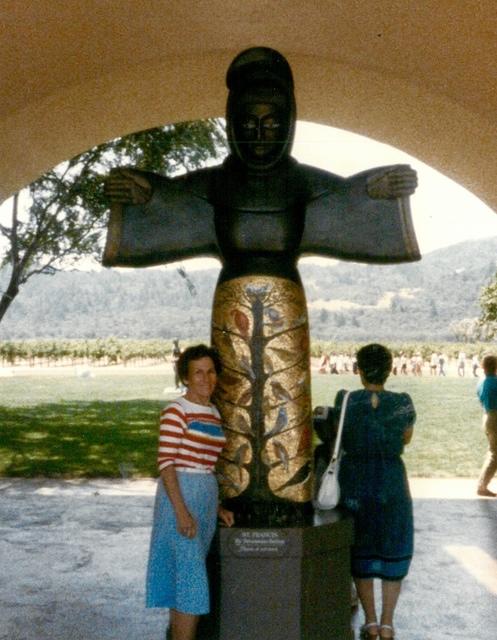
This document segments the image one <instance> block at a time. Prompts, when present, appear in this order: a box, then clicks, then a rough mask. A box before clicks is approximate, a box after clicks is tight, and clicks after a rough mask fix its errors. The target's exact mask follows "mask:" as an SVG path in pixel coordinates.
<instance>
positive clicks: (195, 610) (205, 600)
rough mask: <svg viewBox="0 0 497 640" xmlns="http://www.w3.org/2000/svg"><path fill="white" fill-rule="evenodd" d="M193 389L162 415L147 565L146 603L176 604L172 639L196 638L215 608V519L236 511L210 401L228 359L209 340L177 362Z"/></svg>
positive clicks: (228, 521)
mask: <svg viewBox="0 0 497 640" xmlns="http://www.w3.org/2000/svg"><path fill="white" fill-rule="evenodd" d="M178 371H179V376H180V379H181V382H182V383H183V384H184V385H185V386H186V389H187V391H186V393H185V395H184V396H182V397H181V398H178V399H177V400H174V401H173V402H171V403H170V404H169V405H168V406H167V407H166V408H165V409H164V410H163V411H162V413H161V420H160V438H159V452H158V467H159V471H160V479H159V482H158V484H157V494H156V498H155V507H154V519H153V527H152V538H151V542H150V553H149V560H148V570H147V598H146V604H147V607H164V608H168V609H169V610H170V624H171V628H170V630H171V631H172V635H171V634H170V633H169V632H168V635H167V637H171V638H172V640H194V638H195V634H196V628H197V623H198V617H199V615H202V614H206V613H208V612H209V586H208V581H207V570H206V557H207V552H208V550H209V546H210V543H211V540H212V537H213V535H214V532H215V529H216V521H217V518H218V516H219V518H220V519H221V520H222V522H223V523H224V524H225V525H227V526H231V525H232V524H233V514H232V513H231V511H227V510H226V509H224V508H223V507H221V506H219V505H218V485H217V479H216V476H215V475H214V466H215V464H216V461H217V458H218V456H219V454H220V452H221V450H222V449H223V446H224V443H225V441H226V439H225V437H224V435H223V429H222V425H221V418H220V415H219V412H218V410H217V409H216V407H215V406H214V405H213V404H212V403H211V395H212V393H213V392H214V389H215V387H216V382H217V376H218V374H219V373H220V371H221V361H220V359H219V356H218V355H217V353H216V351H215V350H214V349H211V348H209V347H207V346H205V345H202V344H201V345H197V346H194V347H188V348H187V349H185V351H184V352H183V353H182V354H181V356H180V358H179V361H178Z"/></svg>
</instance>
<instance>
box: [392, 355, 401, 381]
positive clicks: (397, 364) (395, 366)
mask: <svg viewBox="0 0 497 640" xmlns="http://www.w3.org/2000/svg"><path fill="white" fill-rule="evenodd" d="M399 371H400V358H399V356H398V355H396V356H394V359H393V363H392V373H393V375H394V376H396V375H397V374H398V373H399Z"/></svg>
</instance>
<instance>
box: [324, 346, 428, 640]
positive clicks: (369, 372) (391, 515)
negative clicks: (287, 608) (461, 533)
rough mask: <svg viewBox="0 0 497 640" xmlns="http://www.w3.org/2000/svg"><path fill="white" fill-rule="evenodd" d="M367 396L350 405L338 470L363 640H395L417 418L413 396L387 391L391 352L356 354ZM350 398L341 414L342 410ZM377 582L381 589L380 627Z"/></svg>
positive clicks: (406, 561)
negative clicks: (409, 459)
mask: <svg viewBox="0 0 497 640" xmlns="http://www.w3.org/2000/svg"><path fill="white" fill-rule="evenodd" d="M357 365H358V369H359V374H360V376H361V382H362V384H363V386H364V389H361V390H359V391H353V392H352V393H351V394H350V396H349V400H348V404H347V409H346V414H345V421H344V428H343V435H342V448H343V457H342V462H341V465H340V472H339V478H340V489H341V503H342V505H343V506H344V507H345V508H346V509H348V510H349V511H350V512H351V513H352V515H353V517H354V524H355V538H354V545H353V547H352V575H353V577H354V581H355V584H356V588H357V593H358V595H359V599H360V601H361V604H362V607H363V609H364V613H365V618H366V619H365V623H364V625H363V626H362V627H361V638H364V639H368V640H370V639H371V640H372V639H373V638H378V636H379V637H380V638H393V637H394V629H393V614H394V610H395V606H396V604H397V600H398V597H399V594H400V587H401V581H402V579H403V578H404V577H405V576H406V575H407V572H408V570H409V565H410V562H411V558H412V553H413V515H412V500H411V496H410V492H409V485H408V481H407V475H406V471H405V467H404V463H403V461H402V459H401V454H402V452H403V449H404V445H405V444H407V443H408V442H409V441H410V440H411V436H412V430H413V424H414V422H415V419H416V413H415V411H414V406H413V404H412V401H411V398H410V397H409V395H408V394H407V393H394V392H392V391H385V389H384V384H385V381H386V379H387V378H388V376H389V374H390V371H391V368H392V355H391V353H390V351H389V350H388V349H387V348H386V347H384V346H382V345H379V344H370V345H367V346H365V347H363V348H362V349H360V350H359V352H358V353H357ZM343 396H344V391H339V392H338V395H337V397H336V400H335V406H336V407H337V409H340V407H341V404H342V400H343ZM374 578H379V579H380V580H381V581H382V610H381V618H380V621H379V622H378V619H377V617H376V608H375V598H374V585H373V580H374Z"/></svg>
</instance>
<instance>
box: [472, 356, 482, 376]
mask: <svg viewBox="0 0 497 640" xmlns="http://www.w3.org/2000/svg"><path fill="white" fill-rule="evenodd" d="M471 368H472V369H473V378H478V369H479V368H480V359H479V358H478V356H477V355H476V353H475V355H474V356H473V357H472V358H471Z"/></svg>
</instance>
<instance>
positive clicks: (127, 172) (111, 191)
mask: <svg viewBox="0 0 497 640" xmlns="http://www.w3.org/2000/svg"><path fill="white" fill-rule="evenodd" d="M104 193H105V196H106V197H107V199H108V200H109V202H110V203H111V204H145V203H146V202H148V201H149V200H150V196H151V195H152V186H151V184H150V182H149V181H148V180H147V179H146V178H145V177H144V176H143V175H142V174H141V173H139V172H137V171H133V170H132V169H122V168H117V169H111V171H110V173H109V175H108V176H107V178H105V180H104Z"/></svg>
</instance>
